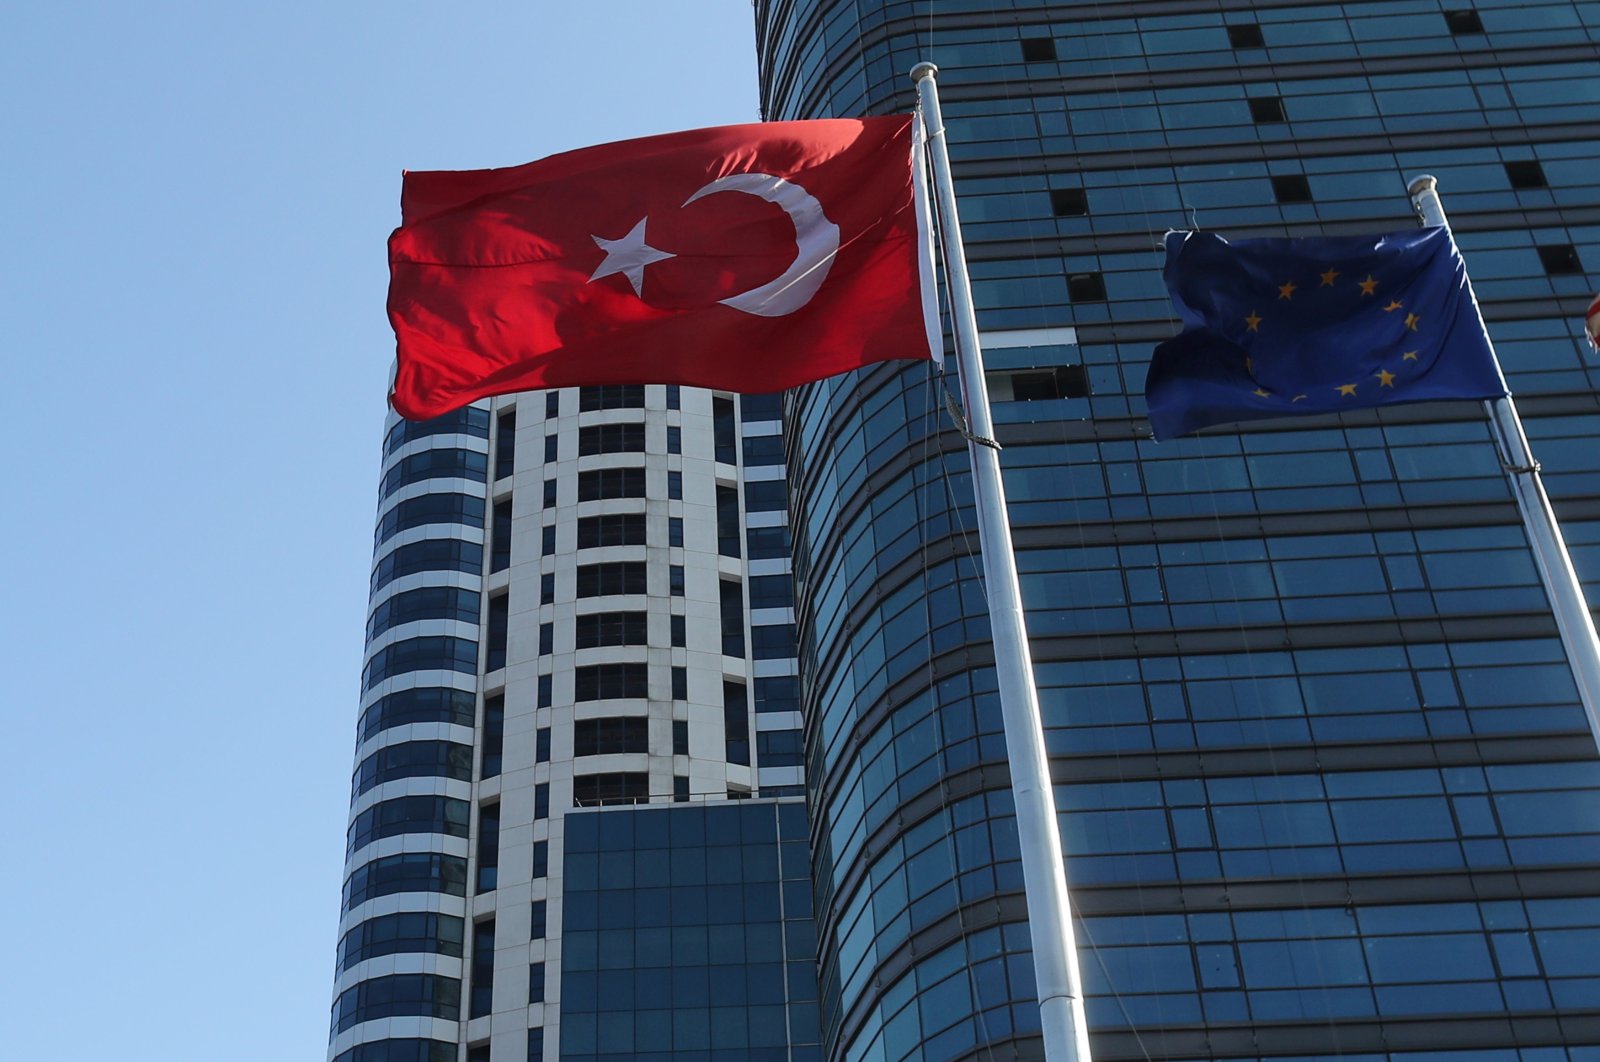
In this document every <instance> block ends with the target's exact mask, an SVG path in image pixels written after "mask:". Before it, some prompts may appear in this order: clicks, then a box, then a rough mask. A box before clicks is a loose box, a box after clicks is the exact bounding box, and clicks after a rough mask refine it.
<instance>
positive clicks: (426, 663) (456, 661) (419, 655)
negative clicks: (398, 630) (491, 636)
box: [361, 636, 478, 692]
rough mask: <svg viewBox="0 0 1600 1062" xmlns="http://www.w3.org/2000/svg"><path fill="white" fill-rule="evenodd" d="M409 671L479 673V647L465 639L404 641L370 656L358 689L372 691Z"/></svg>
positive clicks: (429, 637)
mask: <svg viewBox="0 0 1600 1062" xmlns="http://www.w3.org/2000/svg"><path fill="white" fill-rule="evenodd" d="M412 671H456V672H460V673H462V674H467V675H475V674H477V673H478V643H477V642H474V641H471V640H469V639H466V638H452V637H444V636H424V637H419V638H407V639H405V640H403V641H398V642H394V643H392V644H390V645H386V646H384V647H383V648H382V649H379V650H378V651H377V652H376V653H373V654H372V659H371V660H370V661H368V662H367V666H366V667H365V668H364V669H362V673H361V689H362V691H363V692H365V691H366V690H370V689H372V687H374V686H376V685H378V683H380V682H383V681H385V680H387V679H390V678H393V677H394V676H396V675H404V674H406V673H408V672H412Z"/></svg>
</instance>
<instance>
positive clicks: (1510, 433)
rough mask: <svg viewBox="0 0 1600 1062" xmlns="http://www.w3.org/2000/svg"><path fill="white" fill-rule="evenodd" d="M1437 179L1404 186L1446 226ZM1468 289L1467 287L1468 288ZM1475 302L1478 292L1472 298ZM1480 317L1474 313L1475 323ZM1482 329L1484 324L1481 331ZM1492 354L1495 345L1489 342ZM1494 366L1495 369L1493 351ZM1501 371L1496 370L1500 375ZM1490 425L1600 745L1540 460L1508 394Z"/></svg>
mask: <svg viewBox="0 0 1600 1062" xmlns="http://www.w3.org/2000/svg"><path fill="white" fill-rule="evenodd" d="M1438 183H1439V182H1438V181H1436V180H1435V179H1434V178H1433V177H1430V176H1426V175H1424V176H1422V177H1418V178H1417V179H1416V180H1414V181H1412V182H1411V184H1410V186H1409V187H1408V188H1407V191H1409V192H1410V193H1411V204H1412V206H1414V207H1415V208H1416V211H1417V218H1418V219H1419V220H1420V221H1421V222H1422V224H1423V225H1424V226H1427V227H1429V228H1433V227H1438V228H1443V229H1445V230H1448V229H1449V228H1450V221H1449V219H1447V218H1446V217H1445V214H1444V204H1443V203H1441V202H1440V201H1439V192H1438V190H1437V187H1436V186H1437V185H1438ZM1469 290H1470V288H1469ZM1472 302H1473V306H1474V307H1476V306H1477V302H1478V299H1477V296H1476V295H1474V296H1473V297H1472ZM1482 320H1483V318H1482V313H1481V311H1480V313H1479V322H1480V323H1481V322H1482ZM1485 331H1487V329H1486V330H1485ZM1489 349H1490V351H1491V353H1492V352H1493V350H1494V347H1493V344H1491V345H1490V348H1489ZM1495 368H1496V369H1499V368H1500V359H1499V356H1498V355H1496V356H1495ZM1504 375H1505V374H1504V372H1503V371H1502V372H1501V376H1502V378H1503V377H1504ZM1483 406H1484V409H1485V410H1487V411H1488V413H1489V421H1490V423H1491V424H1493V425H1494V435H1495V442H1496V444H1497V445H1498V446H1499V448H1500V463H1501V464H1502V465H1504V466H1505V470H1506V475H1507V476H1509V477H1510V479H1511V487H1512V490H1513V492H1514V493H1515V494H1516V496H1517V508H1518V509H1519V510H1521V512H1522V523H1523V525H1524V526H1525V527H1526V528H1527V529H1528V541H1529V542H1530V543H1531V544H1532V546H1533V559H1534V561H1535V562H1536V563H1537V565H1538V567H1539V577H1540V578H1541V579H1542V580H1543V581H1544V589H1545V593H1547V594H1549V595H1550V605H1551V608H1552V609H1554V611H1555V616H1556V627H1557V629H1558V630H1560V632H1561V644H1562V646H1563V647H1564V648H1565V649H1566V651H1567V662H1568V663H1569V664H1570V665H1571V667H1572V677H1573V679H1574V680H1575V681H1576V682H1577V684H1578V697H1579V699H1580V700H1582V702H1583V710H1584V713H1585V714H1586V715H1587V716H1588V717H1589V733H1590V734H1591V735H1592V736H1593V737H1594V740H1595V744H1596V746H1600V638H1597V637H1596V636H1595V628H1594V616H1593V615H1592V614H1591V613H1590V612H1589V605H1588V603H1587V602H1586V601H1585V600H1584V598H1583V587H1582V585H1581V584H1580V583H1579V582H1578V573H1577V572H1576V571H1574V570H1573V568H1572V557H1571V556H1570V555H1569V554H1568V553H1567V543H1566V541H1565V540H1564V539H1563V538H1562V537H1561V526H1560V525H1559V524H1557V523H1556V514H1555V510H1554V509H1552V508H1551V507H1550V496H1549V495H1547V494H1546V493H1545V490H1544V481H1543V480H1541V479H1540V478H1539V462H1537V461H1535V460H1534V459H1533V450H1532V449H1531V448H1529V446H1528V436H1527V434H1526V433H1524V432H1523V430H1522V418H1521V417H1520V416H1518V415H1517V405H1516V403H1515V402H1513V401H1512V400H1511V396H1510V395H1505V396H1503V397H1501V398H1491V399H1488V400H1486V401H1485V402H1484V403H1483Z"/></svg>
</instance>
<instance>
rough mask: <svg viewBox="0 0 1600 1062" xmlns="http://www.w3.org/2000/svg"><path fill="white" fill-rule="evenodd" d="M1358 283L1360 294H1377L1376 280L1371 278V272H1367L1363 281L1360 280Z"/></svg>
mask: <svg viewBox="0 0 1600 1062" xmlns="http://www.w3.org/2000/svg"><path fill="white" fill-rule="evenodd" d="M1359 283H1360V285H1361V294H1363V295H1375V294H1377V291H1378V282H1377V281H1376V280H1374V279H1372V274H1371V273H1368V274H1367V279H1365V280H1363V281H1360V282H1359Z"/></svg>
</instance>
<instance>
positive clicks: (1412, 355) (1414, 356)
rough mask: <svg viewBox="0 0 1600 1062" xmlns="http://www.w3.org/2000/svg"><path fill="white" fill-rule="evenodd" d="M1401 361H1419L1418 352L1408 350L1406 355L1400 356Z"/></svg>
mask: <svg viewBox="0 0 1600 1062" xmlns="http://www.w3.org/2000/svg"><path fill="white" fill-rule="evenodd" d="M1400 360H1401V361H1416V360H1417V352H1416V351H1414V350H1408V351H1406V352H1405V353H1404V354H1402V355H1400Z"/></svg>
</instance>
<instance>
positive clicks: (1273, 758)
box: [755, 0, 1600, 1062]
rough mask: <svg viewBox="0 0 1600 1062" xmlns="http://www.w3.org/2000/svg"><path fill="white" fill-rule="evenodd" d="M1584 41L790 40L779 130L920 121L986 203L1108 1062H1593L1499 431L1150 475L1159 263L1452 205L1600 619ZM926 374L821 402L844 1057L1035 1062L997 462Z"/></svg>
mask: <svg viewBox="0 0 1600 1062" xmlns="http://www.w3.org/2000/svg"><path fill="white" fill-rule="evenodd" d="M1582 11H1583V9H1582V6H1581V5H1574V4H1569V3H1546V2H1538V0H1529V2H1513V3H1489V2H1487V0H1479V2H1476V3H1467V2H1463V3H1459V4H1444V5H1441V4H1439V3H1435V2H1432V0H1425V2H1416V3H1409V2H1408V3H1402V4H1394V3H1378V2H1373V3H1366V2H1350V3H1342V4H1321V5H1311V6H1308V5H1302V4H1295V3H1288V2H1276V3H1258V4H1253V5H1246V4H1222V3H1215V2H1207V0H1196V2H1192V3H1191V2H1184V0H1134V2H1130V3H1125V4H1118V5H1115V6H1114V7H1107V6H1105V5H1098V4H1078V3H1024V2H1023V0H1016V2H1007V3H999V4H996V3H991V2H987V0H985V2H976V0H974V2H962V0H949V2H921V0H919V2H910V0H906V2H878V0H757V3H756V5H755V17H756V26H757V43H758V50H759V57H760V70H761V79H762V80H761V89H762V101H763V108H764V116H765V117H766V118H768V119H790V118H803V117H831V116H849V115H856V114H877V113H887V112H892V111H904V110H908V109H910V108H911V106H912V105H913V103H914V94H913V91H912V87H911V84H910V81H909V78H908V76H907V72H908V71H909V70H910V69H911V67H912V66H913V65H914V64H915V63H917V62H919V61H923V60H931V61H933V62H935V63H937V64H938V66H939V68H940V86H941V94H942V98H943V101H944V111H945V117H946V120H947V127H948V134H949V137H950V150H951V154H952V157H953V160H954V165H955V172H956V182H957V191H958V194H959V196H960V209H961V211H962V220H963V227H964V229H965V232H966V236H967V241H968V243H967V252H968V255H969V259H970V262H971V270H972V274H973V279H974V295H975V299H976V302H977V305H978V316H979V323H980V328H981V329H982V331H983V332H984V334H985V347H986V354H987V361H988V374H989V378H988V380H987V381H986V382H987V385H988V388H989V392H990V395H991V397H992V400H993V401H994V403H995V406H994V410H995V419H996V421H997V434H998V437H999V441H1000V442H1001V444H1002V445H1003V446H1004V451H1003V453H1002V455H1001V456H1002V464H1003V467H1004V471H1005V477H1006V486H1007V491H1008V493H1009V497H1010V504H1011V517H1012V524H1013V534H1014V536H1015V539H1016V545H1017V550H1018V558H1017V559H1018V565H1019V568H1020V571H1021V576H1022V590H1023V597H1024V602H1025V605H1026V608H1027V621H1028V626H1029V631H1030V636H1031V640H1032V645H1033V651H1034V660H1035V672H1036V677H1037V680H1038V684H1039V687H1040V696H1041V702H1042V709H1043V714H1044V725H1045V739H1046V743H1047V746H1048V749H1049V752H1050V757H1051V770H1052V774H1053V778H1054V781H1055V783H1056V799H1057V805H1058V808H1059V812H1060V819H1059V821H1060V826H1061V830H1062V837H1063V842H1064V847H1065V849H1066V851H1067V874H1068V879H1069V882H1070V883H1071V885H1072V887H1073V896H1074V903H1075V907H1076V910H1077V912H1078V913H1079V916H1080V923H1079V933H1078V940H1079V943H1080V949H1081V958H1082V967H1083V973H1084V976H1085V980H1086V983H1087V992H1088V999H1087V1009H1088V1017H1089V1022H1090V1026H1091V1033H1092V1036H1091V1039H1092V1042H1093V1046H1094V1049H1095V1052H1096V1055H1097V1056H1098V1057H1099V1058H1101V1059H1106V1060H1110V1059H1136V1058H1146V1057H1148V1058H1165V1059H1188V1058H1273V1057H1291V1056H1292V1057H1302V1056H1326V1055H1346V1054H1354V1055H1360V1056H1361V1057H1364V1058H1374V1059H1376V1058H1399V1057H1421V1055H1412V1054H1410V1053H1411V1052H1449V1051H1462V1052H1468V1053H1467V1054H1462V1055H1459V1056H1458V1055H1448V1056H1447V1055H1441V1054H1428V1055H1427V1057H1429V1058H1440V1057H1452V1058H1454V1057H1461V1058H1466V1057H1471V1058H1475V1059H1476V1058H1485V1059H1487V1058H1494V1059H1502V1058H1504V1059H1516V1058H1523V1059H1535V1058H1538V1059H1547V1058H1548V1059H1578V1058H1589V1057H1593V1053H1594V1051H1595V1050H1596V1047H1595V1045H1597V1044H1600V948H1596V947H1595V946H1594V945H1595V944H1596V943H1600V762H1597V760H1596V755H1595V747H1594V743H1593V741H1592V740H1591V738H1590V735H1589V733H1588V730H1587V727H1586V724H1585V720H1584V716H1583V712H1582V710H1581V707H1580V705H1579V703H1578V699H1577V695H1576V691H1575V687H1574V685H1573V682H1572V678H1571V674H1570V671H1569V669H1568V667H1567V665H1566V663H1565V659H1564V656H1563V654H1562V648H1561V644H1560V642H1559V640H1558V638H1557V635H1556V628H1555V624H1554V620H1553V618H1552V616H1551V613H1550V611H1549V608H1548V605H1547V604H1546V601H1545V598H1544V594H1543V591H1542V589H1541V587H1540V584H1539V581H1538V577H1537V574H1536V572H1535V570H1534V566H1533V560H1532V557H1531V554H1530V552H1529V549H1528V546H1527V543H1526V539H1525V536H1524V533H1523V531H1522V529H1521V525H1520V523H1519V521H1518V518H1517V514H1516V510H1515V507H1514V505H1513V503H1512V500H1511V497H1510V494H1509V492H1508V489H1507V486H1506V483H1505V480H1504V477H1503V475H1502V472H1501V469H1500V467H1499V465H1498V462H1497V459H1496V455H1495V451H1494V448H1493V445H1492V443H1491V440H1490V433H1489V429H1488V425H1487V423H1486V422H1485V420H1484V418H1483V414H1482V412H1481V410H1480V409H1479V408H1478V407H1477V406H1475V405H1471V404H1466V403H1461V404H1434V405H1419V406H1404V407H1392V408H1390V409H1388V410H1385V411H1382V412H1377V413H1372V412H1369V413H1362V414H1350V415H1345V416H1342V417H1318V418H1307V419H1303V420H1298V421H1292V422H1277V423H1267V424H1256V425H1251V426H1249V427H1246V428H1244V429H1242V430H1238V431H1225V430H1218V431H1213V432H1210V433H1207V434H1205V435H1203V436H1201V437H1198V438H1190V439H1182V440H1177V441H1174V442H1167V443H1161V444H1159V445H1158V444H1155V443H1153V442H1152V441H1151V440H1150V439H1149V431H1148V425H1147V423H1146V422H1145V420H1144V419H1143V415H1142V414H1143V408H1144V407H1143V404H1142V403H1143V399H1142V383H1143V378H1144V372H1145V367H1146V364H1147V362H1148V359H1149V354H1150V350H1151V349H1152V347H1153V346H1154V345H1155V344H1156V343H1157V342H1159V341H1161V340H1162V339H1164V338H1167V337H1168V336H1170V335H1171V334H1173V332H1175V331H1176V326H1175V324H1174V323H1173V321H1172V316H1171V312H1170V310H1169V307H1168V303H1167V300H1166V297H1165V293H1164V290H1163V287H1162V280H1161V273H1160V270H1161V257H1160V251H1159V246H1160V238H1161V235H1162V234H1163V233H1164V232H1165V231H1166V230H1168V229H1174V228H1185V227H1192V226H1193V225H1195V224H1199V225H1203V226H1204V227H1206V228H1208V229H1215V230H1219V231H1222V232H1224V233H1226V234H1228V235H1230V236H1235V237H1248V236H1281V235H1311V234H1317V233H1329V234H1337V233H1357V232H1382V231H1386V230H1391V229H1402V228H1407V227H1410V226H1412V225H1414V224H1415V221H1414V219H1413V218H1412V216H1411V213H1410V208H1409V204H1408V201H1407V199H1406V194H1405V187H1406V180H1407V178H1409V177H1411V176H1414V175H1416V174H1417V173H1420V172H1432V173H1434V174H1436V175H1437V176H1438V177H1439V179H1440V188H1441V191H1442V193H1443V195H1444V202H1445V205H1446V208H1447V209H1448V210H1449V212H1450V216H1451V219H1452V222H1453V223H1454V227H1455V231H1456V235H1457V240H1458V242H1459V243H1460V245H1461V247H1462V249H1463V252H1464V254H1465V256H1466V258H1467V262H1468V266H1469V268H1470V269H1471V271H1472V274H1473V277H1474V281H1475V284H1476V288H1477V292H1478V295H1479V297H1480V299H1481V300H1482V302H1483V306H1484V311H1485V314H1486V317H1487V318H1488V320H1489V323H1490V329H1491V332H1492V334H1493V336H1494V338H1495V340H1496V343H1497V346H1498V348H1499V352H1500V356H1501V358H1502V360H1503V362H1504V363H1505V368H1506V371H1507V374H1508V377H1509V379H1510V382H1511V385H1512V388H1513V390H1514V391H1515V392H1516V393H1517V395H1518V399H1519V403H1520V406H1521V409H1522V412H1523V415H1524V417H1525V418H1526V421H1527V428H1528V432H1529V435H1530V436H1531V437H1532V441H1533V446H1534V450H1535V452H1536V453H1537V454H1538V456H1539V457H1540V458H1541V460H1542V461H1543V462H1544V474H1545V479H1546V483H1547V486H1548V487H1549V489H1550V492H1551V494H1552V495H1553V497H1554V499H1555V504H1556V508H1557V511H1558V513H1559V515H1560V517H1561V519H1562V521H1563V527H1564V529H1565V531H1566V534H1567V536H1568V540H1569V543H1570V544H1571V545H1572V548H1573V553H1574V558H1575V561H1576V563H1577V566H1578V568H1579V573H1580V576H1581V577H1583V578H1584V579H1585V580H1586V583H1587V587H1588V592H1589V594H1590V600H1591V602H1593V601H1596V600H1600V438H1597V437H1600V418H1597V417H1596V416H1595V413H1596V412H1597V411H1600V394H1597V385H1600V363H1597V362H1596V361H1595V360H1594V358H1593V356H1592V355H1590V354H1588V353H1587V352H1586V351H1585V350H1584V349H1582V348H1581V347H1580V342H1579V338H1580V336H1581V329H1579V328H1578V327H1577V325H1576V321H1575V318H1576V316H1577V315H1579V314H1581V311H1582V308H1583V306H1584V305H1585V304H1586V303H1587V299H1588V296H1589V294H1591V293H1592V292H1593V290H1594V289H1595V287H1596V286H1600V228H1597V227H1596V223H1597V222H1600V149H1597V148H1596V147H1595V145H1596V144H1597V143H1600V138H1597V136H1596V134H1597V133H1600V97H1597V96H1596V95H1595V90H1594V88H1593V86H1594V85H1596V84H1600V48H1597V46H1596V43H1595V36H1594V33H1593V31H1592V29H1588V28H1586V27H1585V19H1584V16H1583V13H1582ZM939 387H940V385H939V384H938V383H937V381H936V380H935V379H934V378H933V377H932V374H931V373H930V372H929V371H928V370H927V368H925V367H923V366H915V367H911V368H905V369H892V368H883V367H880V368H876V369H871V370H864V371H861V372H858V373H855V374H852V375H849V376H845V377H839V378H836V379H833V380H828V381H824V382H822V383H820V384H816V385H813V386H810V387H808V388H804V389H801V390H799V391H797V392H795V393H793V395H792V396H791V398H790V400H789V405H788V407H787V410H786V417H787V428H788V431H789V434H790V446H791V449H792V451H793V452H795V453H797V454H803V455H804V460H803V461H798V462H796V463H795V464H794V465H793V466H792V467H791V470H790V490H791V520H792V521H793V524H794V535H795V559H794V568H795V577H796V610H797V616H798V627H799V633H800V666H801V673H802V675H803V676H805V683H804V704H805V719H806V731H805V733H806V756H807V785H808V787H809V795H810V804H809V807H810V813H811V820H812V823H811V829H812V850H813V862H814V879H815V886H816V916H817V925H818V934H819V963H820V967H819V968H820V977H821V992H822V1007H821V1015H822V1021H823V1027H824V1051H825V1057H827V1058H829V1059H832V1060H839V1062H843V1060H850V1062H856V1060H872V1062H879V1060H883V1062H897V1060H901V1059H911V1058H915V1059H924V1060H927V1062H936V1060H940V1062H942V1060H957V1059H963V1060H964V1059H1037V1058H1041V1057H1042V1048H1041V1044H1040V1040H1039V1037H1038V1034H1037V1028H1036V1020H1037V1019H1036V1005H1035V1001H1034V988H1033V984H1032V967H1031V954H1030V952H1029V932H1028V925H1027V918H1026V912H1025V908H1024V904H1023V895H1022V881H1021V872H1020V862H1019V856H1018V852H1017V840H1016V834H1015V829H1014V824H1013V820H1012V808H1011V803H1010V792H1009V779H1008V774H1007V769H1006V760H1005V746H1004V740H1003V736H1002V734H1001V732H1000V719H999V712H998V709H997V704H996V694H995V679H994V674H993V668H992V654H991V649H990V646H989V643H988V640H987V628H986V620H985V616H984V603H983V599H982V592H981V586H980V580H979V564H978V558H977V556H976V553H977V543H976V527H977V522H976V519H975V517H974V513H973V510H972V501H971V489H970V482H969V477H968V472H967V458H966V455H965V452H964V444H963V443H962V441H961V440H960V439H959V438H958V437H957V436H956V435H955V434H954V433H953V432H952V431H951V430H950V428H949V424H948V421H947V419H946V418H945V413H944V409H943V406H944V400H943V396H942V394H941V393H940V391H939Z"/></svg>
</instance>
